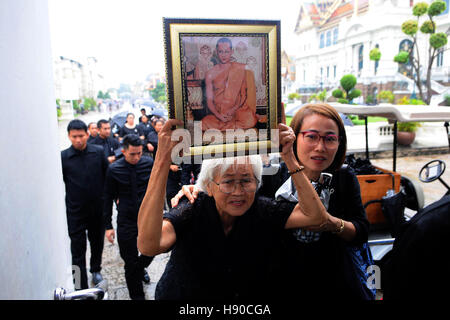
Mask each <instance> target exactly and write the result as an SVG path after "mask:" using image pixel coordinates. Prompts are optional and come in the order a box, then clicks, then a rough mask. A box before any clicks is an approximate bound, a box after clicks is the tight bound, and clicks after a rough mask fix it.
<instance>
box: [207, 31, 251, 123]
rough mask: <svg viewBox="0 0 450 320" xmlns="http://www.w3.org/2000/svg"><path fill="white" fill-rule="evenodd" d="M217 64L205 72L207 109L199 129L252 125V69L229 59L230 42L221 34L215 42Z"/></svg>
mask: <svg viewBox="0 0 450 320" xmlns="http://www.w3.org/2000/svg"><path fill="white" fill-rule="evenodd" d="M216 51H217V56H218V58H219V62H220V63H219V64H217V65H215V66H214V67H213V68H211V69H210V70H209V71H208V72H207V73H206V76H205V85H206V98H207V105H208V109H209V110H210V111H211V113H212V114H210V115H207V116H206V117H204V118H203V119H202V130H203V131H205V130H208V129H219V130H221V131H222V130H226V129H249V128H253V127H255V125H256V122H257V118H256V90H255V79H254V76H253V72H252V71H250V70H246V69H245V64H242V63H237V62H232V61H231V56H232V54H233V47H232V43H231V41H230V40H229V39H228V38H221V39H219V41H217V45H216Z"/></svg>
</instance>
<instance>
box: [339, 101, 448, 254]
mask: <svg viewBox="0 0 450 320" xmlns="http://www.w3.org/2000/svg"><path fill="white" fill-rule="evenodd" d="M330 105H332V106H333V107H334V108H335V109H336V110H337V111H338V112H340V113H343V114H348V115H358V116H359V117H363V118H364V120H365V139H366V150H365V151H366V152H365V154H366V159H369V154H370V153H369V143H368V141H369V139H368V121H367V117H368V116H378V117H384V118H387V119H388V121H389V122H391V123H393V156H392V157H393V165H392V170H387V169H382V168H377V169H380V170H381V171H383V174H379V175H368V176H366V175H358V176H357V177H358V181H359V183H360V186H361V197H362V201H363V204H364V206H365V208H366V213H367V216H368V219H369V222H370V223H371V232H370V235H369V246H370V249H371V252H372V256H373V259H374V261H375V262H376V263H377V262H379V261H380V260H381V259H382V258H383V257H384V255H385V254H386V253H387V252H389V251H390V250H391V249H392V245H393V243H394V240H395V237H394V236H395V232H393V228H392V223H389V221H388V219H387V218H386V216H387V214H386V212H383V209H382V202H383V200H386V199H388V198H389V197H394V196H395V195H396V194H398V193H399V192H404V193H406V208H408V209H409V210H413V211H419V210H421V209H422V208H423V206H424V196H423V190H422V188H421V186H420V184H419V183H417V182H415V181H414V180H412V179H408V178H407V177H406V176H402V175H401V174H399V173H397V172H396V166H397V123H398V122H445V124H444V126H445V128H446V132H447V138H448V144H449V150H450V136H449V131H448V122H449V121H450V108H447V107H438V106H409V105H400V106H398V105H388V104H381V105H378V106H361V105H348V104H339V103H330ZM401 190H402V191H401ZM392 199H393V198H392ZM394 202H395V201H394ZM399 210H401V209H399ZM394 211H395V208H394ZM402 212H403V211H402ZM394 214H395V212H394ZM409 218H410V217H407V219H409Z"/></svg>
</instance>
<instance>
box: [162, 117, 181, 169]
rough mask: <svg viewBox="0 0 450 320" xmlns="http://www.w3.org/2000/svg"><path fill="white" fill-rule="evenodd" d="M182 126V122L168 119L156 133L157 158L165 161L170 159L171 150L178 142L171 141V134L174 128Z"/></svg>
mask: <svg viewBox="0 0 450 320" xmlns="http://www.w3.org/2000/svg"><path fill="white" fill-rule="evenodd" d="M181 125H183V121H181V120H177V119H169V120H167V121H166V123H165V124H164V126H163V127H162V129H161V130H160V131H159V133H158V151H157V155H156V156H157V157H158V156H159V157H162V158H163V159H165V160H168V161H169V159H170V158H171V154H172V149H173V147H175V146H176V145H177V144H178V143H179V142H180V141H172V132H173V130H174V128H176V126H181Z"/></svg>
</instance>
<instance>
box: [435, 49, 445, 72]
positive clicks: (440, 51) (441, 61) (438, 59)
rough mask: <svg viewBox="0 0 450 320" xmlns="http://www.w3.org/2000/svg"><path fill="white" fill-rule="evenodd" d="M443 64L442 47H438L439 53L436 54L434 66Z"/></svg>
mask: <svg viewBox="0 0 450 320" xmlns="http://www.w3.org/2000/svg"><path fill="white" fill-rule="evenodd" d="M443 64H444V48H440V49H439V53H438V54H437V56H436V66H437V67H438V68H439V67H442V66H443Z"/></svg>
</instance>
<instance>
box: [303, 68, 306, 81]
mask: <svg viewBox="0 0 450 320" xmlns="http://www.w3.org/2000/svg"><path fill="white" fill-rule="evenodd" d="M303 81H306V70H303Z"/></svg>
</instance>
